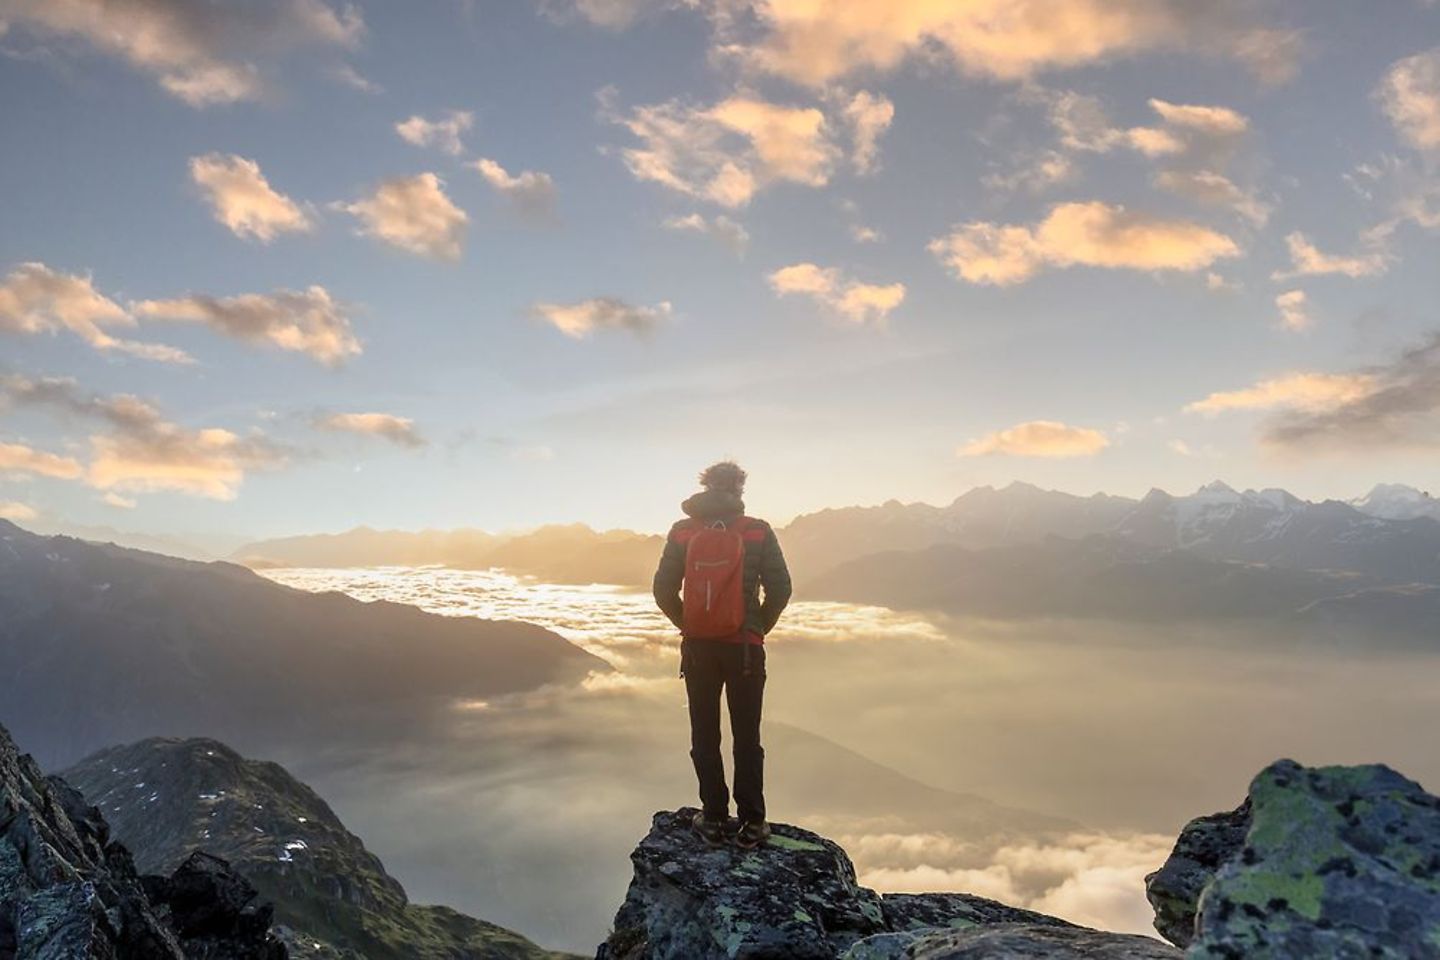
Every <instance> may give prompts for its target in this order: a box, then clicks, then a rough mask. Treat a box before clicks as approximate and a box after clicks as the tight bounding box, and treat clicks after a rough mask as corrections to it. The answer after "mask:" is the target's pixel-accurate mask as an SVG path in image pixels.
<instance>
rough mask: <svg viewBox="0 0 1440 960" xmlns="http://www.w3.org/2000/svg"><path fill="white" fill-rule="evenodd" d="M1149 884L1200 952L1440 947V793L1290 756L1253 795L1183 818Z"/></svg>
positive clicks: (1379, 771)
mask: <svg viewBox="0 0 1440 960" xmlns="http://www.w3.org/2000/svg"><path fill="white" fill-rule="evenodd" d="M1247 807H1248V809H1247ZM1237 833H1238V834H1239V836H1240V839H1239V842H1237V840H1236V836H1237ZM1197 851H1199V853H1200V855H1197ZM1215 862H1218V865H1211V864H1212V863H1215ZM1207 874H1208V876H1207ZM1147 888H1148V892H1149V894H1150V898H1151V902H1152V903H1155V904H1156V905H1157V920H1156V927H1157V929H1159V930H1160V931H1161V932H1162V933H1164V934H1166V935H1167V936H1170V937H1171V938H1172V939H1173V940H1174V941H1175V942H1177V943H1184V942H1187V941H1188V942H1189V943H1190V951H1189V954H1188V956H1190V957H1194V958H1217V960H1219V958H1226V960H1228V958H1237V957H1247V958H1248V957H1253V958H1270V957H1274V958H1281V957H1308V958H1321V960H1323V958H1348V957H1389V958H1397V960H1398V958H1420V957H1440V798H1436V797H1434V796H1432V795H1430V794H1428V793H1426V792H1425V791H1424V790H1423V789H1422V788H1421V787H1420V786H1419V784H1417V783H1415V782H1413V781H1411V780H1408V779H1406V778H1405V777H1403V776H1401V775H1400V774H1398V773H1396V772H1395V771H1394V770H1391V769H1390V768H1389V767H1385V766H1381V765H1374V766H1359V767H1320V768H1315V769H1309V768H1306V767H1302V766H1300V765H1299V764H1297V763H1295V762H1293V761H1290V760H1281V761H1279V762H1278V763H1275V764H1272V765H1271V766H1270V767H1267V768H1266V769H1265V770H1263V771H1262V772H1261V773H1260V775H1259V776H1257V777H1256V778H1255V780H1254V782H1253V783H1252V784H1251V786H1250V797H1249V799H1248V801H1247V804H1246V806H1242V807H1241V808H1240V809H1238V810H1236V811H1235V812H1234V813H1231V814H1220V815H1216V816H1215V817H1206V818H1202V819H1201V820H1197V821H1195V822H1194V823H1192V824H1190V826H1188V827H1186V829H1185V832H1184V833H1182V834H1181V838H1180V842H1179V843H1177V844H1176V849H1175V853H1174V854H1172V856H1171V859H1170V861H1169V862H1167V863H1166V865H1165V866H1164V867H1162V868H1161V870H1160V871H1158V872H1157V873H1155V874H1152V875H1151V877H1150V878H1148V881H1147ZM1197 888H1199V892H1198V895H1197V896H1195V897H1194V898H1193V899H1191V895H1190V891H1195V890H1197ZM1187 904H1188V906H1187ZM1187 916H1189V917H1191V918H1192V920H1191V922H1190V924H1189V925H1188V928H1187V924H1186V923H1185V918H1186V917H1187ZM1187 934H1189V937H1187Z"/></svg>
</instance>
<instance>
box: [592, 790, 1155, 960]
mask: <svg viewBox="0 0 1440 960" xmlns="http://www.w3.org/2000/svg"><path fill="white" fill-rule="evenodd" d="M694 814H695V811H694V810H691V809H681V810H678V811H674V812H662V813H657V814H656V815H655V817H654V820H653V823H652V825H651V829H650V833H649V834H648V835H647V836H646V837H645V838H644V839H643V840H642V841H641V842H640V844H639V846H637V847H636V848H635V850H634V852H633V853H632V854H631V855H630V859H631V861H632V863H633V864H634V870H635V873H634V878H633V879H632V881H631V883H630V889H629V892H628V894H627V895H626V897H625V901H624V903H623V904H622V905H621V907H620V910H619V911H618V912H617V913H616V915H615V922H614V929H613V932H612V933H611V935H610V937H609V938H608V939H607V940H606V941H605V943H603V944H602V945H601V946H600V949H599V951H598V953H597V958H598V960H722V958H723V960H837V958H843V960H899V958H919V957H925V958H936V960H938V958H942V957H947V958H948V957H993V958H1002V957H1031V956H1045V957H1056V958H1066V957H1073V958H1081V957H1084V958H1095V960H1152V958H1156V960H1159V958H1178V957H1179V956H1180V953H1179V951H1177V950H1176V949H1174V948H1173V947H1170V946H1168V945H1166V944H1163V943H1160V942H1159V941H1156V940H1152V939H1149V938H1146V937H1135V936H1126V935H1121V934H1111V933H1102V932H1100V931H1096V930H1087V929H1085V928H1082V927H1076V926H1074V925H1072V924H1069V923H1066V922H1065V921H1063V920H1059V919H1057V918H1055V917H1048V916H1045V915H1043V914H1039V913H1034V912H1031V911H1029V910H1021V909H1018V908H1015V907H1009V906H1006V905H1005V904H1002V903H996V902H995V901H993V900H986V899H984V898H983V897H975V896H969V895H967V894H960V893H934V894H891V895H888V896H885V895H881V894H878V893H876V892H875V891H873V890H869V889H867V888H865V887H862V886H860V884H859V883H858V882H857V880H856V877H855V867H854V865H853V864H852V863H851V862H850V858H849V857H848V856H847V855H846V854H845V851H844V850H843V849H841V848H840V846H839V845H837V844H836V843H834V842H833V841H830V840H827V839H825V838H824V837H821V836H819V835H818V834H815V833H811V832H810V831H808V830H802V829H800V828H799V827H793V826H789V825H786V824H775V825H774V834H773V835H772V836H771V838H770V841H769V842H768V843H767V844H765V845H764V846H762V847H760V848H759V849H757V850H751V851H742V850H738V849H734V848H731V847H721V848H711V847H709V846H707V845H706V844H705V843H704V842H703V841H702V840H701V839H700V838H699V837H698V836H696V835H695V833H694V832H693V830H692V829H691V826H690V821H691V817H693V816H694Z"/></svg>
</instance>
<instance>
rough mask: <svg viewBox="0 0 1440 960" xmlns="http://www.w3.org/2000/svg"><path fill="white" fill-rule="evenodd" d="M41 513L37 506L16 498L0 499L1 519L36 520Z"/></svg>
mask: <svg viewBox="0 0 1440 960" xmlns="http://www.w3.org/2000/svg"><path fill="white" fill-rule="evenodd" d="M38 516H40V514H38V513H36V512H35V508H34V507H32V506H30V505H28V504H24V503H20V502H19V501H16V500H0V520H13V521H15V522H17V523H24V522H25V521H26V520H34V519H35V518H36V517H38Z"/></svg>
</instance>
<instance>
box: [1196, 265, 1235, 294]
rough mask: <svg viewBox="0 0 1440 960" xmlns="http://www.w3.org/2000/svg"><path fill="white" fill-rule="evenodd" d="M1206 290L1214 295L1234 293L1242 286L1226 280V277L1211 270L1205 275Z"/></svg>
mask: <svg viewBox="0 0 1440 960" xmlns="http://www.w3.org/2000/svg"><path fill="white" fill-rule="evenodd" d="M1205 289H1206V290H1209V291H1211V292H1212V293H1234V292H1235V291H1237V290H1239V289H1240V284H1239V283H1237V282H1235V281H1233V280H1226V279H1225V277H1224V276H1222V275H1221V274H1219V273H1216V272H1215V271H1214V270H1211V271H1210V272H1209V273H1207V274H1205Z"/></svg>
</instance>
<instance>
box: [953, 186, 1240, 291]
mask: <svg viewBox="0 0 1440 960" xmlns="http://www.w3.org/2000/svg"><path fill="white" fill-rule="evenodd" d="M929 249H930V252H931V253H933V254H934V255H935V256H936V257H938V258H939V259H940V261H941V262H942V263H943V264H945V265H946V266H947V267H949V268H950V270H951V271H952V272H953V273H954V274H955V275H956V276H958V277H959V278H960V279H962V280H966V281H968V282H970V283H980V284H994V285H996V286H1006V285H1009V284H1015V283H1021V282H1023V281H1025V280H1028V279H1030V277H1032V276H1034V275H1035V274H1036V273H1037V272H1038V271H1039V270H1040V269H1041V268H1043V267H1046V266H1053V267H1061V268H1064V267H1071V266H1086V267H1103V268H1106V269H1129V270H1181V271H1193V270H1200V269H1203V268H1205V267H1208V266H1209V265H1210V264H1212V263H1214V262H1215V261H1216V260H1218V259H1220V258H1222V257H1233V256H1236V255H1238V254H1239V252H1240V248H1239V247H1238V246H1237V245H1236V244H1235V241H1233V240H1231V239H1230V238H1229V237H1227V236H1226V235H1225V234H1223V233H1219V232H1217V231H1215V230H1211V229H1210V228H1208V227H1204V226H1201V225H1200V224H1197V223H1192V222H1190V221H1186V220H1166V219H1162V218H1159V217H1154V216H1150V215H1147V214H1143V213H1135V212H1131V211H1129V210H1127V209H1126V208H1124V207H1121V206H1112V205H1110V204H1105V203H1101V202H1098V201H1092V202H1089V203H1062V204H1058V205H1057V206H1055V207H1052V208H1051V210H1050V213H1049V215H1048V216H1047V217H1046V218H1045V219H1044V220H1043V221H1041V222H1040V223H1039V224H1038V225H1037V226H1035V227H1026V226H1019V225H1009V226H1006V225H1000V224H994V223H983V222H971V223H966V224H961V225H960V226H958V227H956V228H955V229H954V230H953V231H952V232H951V233H949V234H947V235H946V236H943V237H938V238H936V239H935V240H933V241H931V243H930V245H929Z"/></svg>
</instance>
